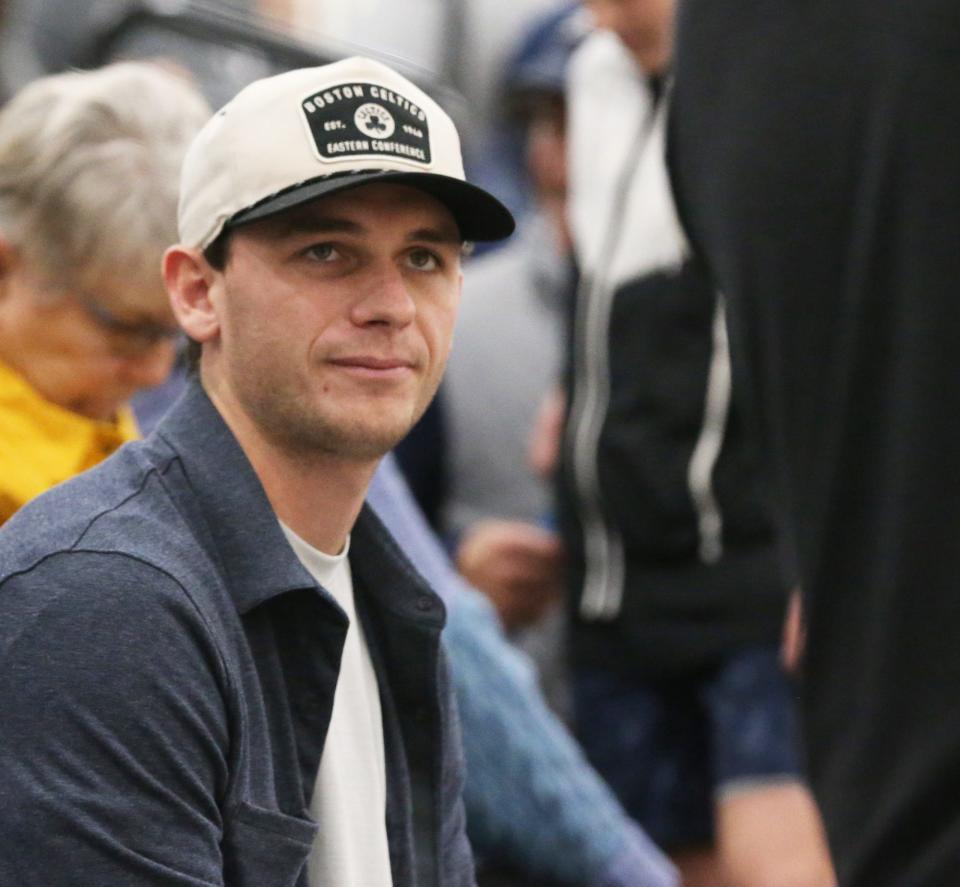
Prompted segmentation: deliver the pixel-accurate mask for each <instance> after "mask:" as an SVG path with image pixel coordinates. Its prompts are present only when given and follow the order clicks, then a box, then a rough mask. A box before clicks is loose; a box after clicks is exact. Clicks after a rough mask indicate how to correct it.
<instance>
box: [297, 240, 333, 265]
mask: <svg viewBox="0 0 960 887" xmlns="http://www.w3.org/2000/svg"><path fill="white" fill-rule="evenodd" d="M304 255H306V256H307V257H308V258H310V259H312V260H313V261H314V262H332V261H333V260H334V259H338V258H339V257H340V253H338V252H337V248H336V247H335V246H334V245H333V244H332V243H315V244H313V246H310V247H308V248H307V249H306V250H305V251H304Z"/></svg>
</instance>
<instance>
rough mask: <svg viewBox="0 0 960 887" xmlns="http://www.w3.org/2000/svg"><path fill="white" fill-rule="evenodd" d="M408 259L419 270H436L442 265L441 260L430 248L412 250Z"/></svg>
mask: <svg viewBox="0 0 960 887" xmlns="http://www.w3.org/2000/svg"><path fill="white" fill-rule="evenodd" d="M408 259H409V262H410V264H411V265H412V266H413V267H414V268H416V269H417V270H418V271H436V270H437V268H439V267H440V260H439V259H438V258H437V257H436V255H434V254H433V253H432V252H430V250H428V249H415V250H411V251H410V254H409V256H408Z"/></svg>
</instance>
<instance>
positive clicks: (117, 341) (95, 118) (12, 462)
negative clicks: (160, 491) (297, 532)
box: [0, 63, 208, 522]
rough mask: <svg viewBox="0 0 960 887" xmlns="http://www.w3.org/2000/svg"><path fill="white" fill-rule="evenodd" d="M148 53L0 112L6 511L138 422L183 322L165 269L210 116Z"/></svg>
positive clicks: (46, 83)
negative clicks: (183, 176) (143, 394)
mask: <svg viewBox="0 0 960 887" xmlns="http://www.w3.org/2000/svg"><path fill="white" fill-rule="evenodd" d="M207 113H208V111H207V109H206V106H205V104H204V102H203V100H202V99H201V98H199V96H198V95H197V93H196V92H195V91H194V90H193V89H192V88H191V87H190V85H189V84H188V83H187V82H186V81H185V80H184V79H183V78H182V77H181V76H178V75H176V74H173V73H170V72H168V71H165V70H162V69H161V68H159V67H157V66H154V65H150V64H146V63H124V64H117V65H112V66H109V67H106V68H103V69H102V70H99V71H93V72H88V73H68V74H61V75H55V76H52V77H48V78H45V79H41V80H38V81H36V82H34V83H32V84H30V85H29V86H27V87H25V88H24V89H23V90H22V91H21V92H20V93H18V94H17V95H16V96H15V97H14V98H13V99H11V101H10V102H9V103H8V104H7V105H6V106H5V108H4V109H3V111H2V112H0V466H2V467H0V522H2V521H5V520H7V519H8V518H9V517H10V516H11V515H12V514H13V513H14V512H15V511H16V510H17V509H19V508H20V506H22V505H23V504H24V503H26V502H27V501H29V500H30V499H32V498H33V497H34V496H36V495H37V494H38V493H41V492H43V491H44V490H46V489H48V488H49V487H51V486H53V485H54V484H56V483H59V482H60V481H63V480H66V479H67V478H69V477H72V476H73V475H74V474H77V473H78V472H80V471H83V470H84V469H86V468H89V467H91V466H93V465H95V464H96V463H97V462H100V461H101V460H102V459H104V458H106V457H107V456H108V455H110V453H112V452H113V451H114V450H116V449H117V448H118V447H119V446H120V445H121V444H123V443H124V442H126V441H128V440H131V439H132V438H134V437H136V436H137V427H136V424H135V422H134V420H133V416H132V413H131V412H130V409H129V407H128V403H129V401H130V399H131V397H132V396H133V395H134V393H135V392H137V391H138V390H139V389H142V388H145V387H148V386H152V385H156V384H158V383H159V382H161V381H163V379H164V378H165V377H166V375H167V373H168V372H169V370H170V367H171V365H172V363H173V359H174V352H175V347H176V346H175V341H176V337H177V330H178V328H177V325H176V323H175V322H174V319H173V315H172V313H171V310H170V306H169V300H168V299H167V296H166V293H165V291H164V288H163V283H162V280H161V277H160V258H161V256H162V254H163V250H164V249H165V248H166V246H167V245H168V244H169V243H170V241H171V240H172V239H173V238H174V236H175V233H176V201H177V187H178V182H179V168H180V161H181V159H182V157H183V154H184V152H185V150H186V145H187V143H188V141H189V139H190V138H191V137H192V136H193V134H194V133H195V132H196V130H197V129H198V128H199V127H200V125H201V124H202V122H203V120H204V119H205V117H206V116H207Z"/></svg>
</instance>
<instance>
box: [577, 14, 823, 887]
mask: <svg viewBox="0 0 960 887" xmlns="http://www.w3.org/2000/svg"><path fill="white" fill-rule="evenodd" d="M585 5H586V6H587V7H588V8H589V9H591V11H592V12H593V14H594V17H595V19H596V22H597V24H598V25H599V26H600V29H599V30H598V31H597V32H596V33H594V34H593V35H592V36H591V37H589V38H587V40H586V41H584V43H583V44H582V45H581V46H580V48H579V49H578V50H577V52H576V54H575V55H574V58H573V60H572V63H571V68H570V85H569V93H568V108H569V137H568V138H569V144H570V202H569V205H570V221H571V230H572V234H573V241H574V248H575V254H576V257H577V263H578V267H579V270H580V272H581V283H580V286H579V288H578V291H577V299H576V310H575V316H574V320H573V324H572V335H571V337H570V339H571V351H570V371H569V373H568V380H567V381H568V391H569V395H568V402H569V411H568V413H567V417H566V426H565V429H564V438H563V444H564V446H563V456H562V461H561V474H560V481H561V482H560V491H561V497H560V517H561V521H560V523H561V528H562V530H563V532H564V540H565V543H566V545H567V548H568V553H569V562H570V564H571V568H572V569H571V579H572V582H571V586H572V590H573V593H574V594H573V600H574V606H575V612H574V618H573V620H572V626H571V636H570V637H571V662H572V672H573V685H574V707H575V724H576V731H577V733H578V736H579V738H580V740H581V742H582V743H583V746H584V749H585V750H586V752H587V755H588V757H589V758H590V760H591V762H592V763H593V764H594V765H595V766H596V767H597V769H598V770H599V771H600V772H601V774H603V775H604V776H605V777H606V778H607V779H608V780H609V782H610V784H611V785H612V786H613V787H614V790H615V791H616V792H617V794H618V796H619V798H620V800H621V801H622V802H623V804H624V806H625V807H626V809H627V811H628V812H629V813H631V814H632V815H633V816H634V817H635V818H636V819H637V820H638V821H639V822H640V823H641V824H642V825H643V826H644V828H645V829H646V830H647V831H648V832H649V834H650V835H651V837H653V839H654V840H655V841H657V843H658V844H660V845H661V846H663V847H664V848H666V849H668V850H669V851H670V852H671V854H672V855H673V858H674V861H675V862H676V863H677V866H678V867H679V868H680V870H681V873H682V875H683V879H684V883H685V884H688V885H691V887H693V885H696V887H708V885H717V884H723V885H730V887H734V885H735V887H770V885H776V884H802V885H804V887H827V885H831V884H833V883H834V879H833V876H832V873H831V868H830V862H829V858H828V854H827V850H826V844H825V841H824V838H823V834H822V828H821V825H820V820H819V815H818V813H817V810H816V807H815V805H814V804H813V801H812V798H811V795H810V792H809V790H808V789H807V788H806V787H805V785H804V782H803V776H802V765H801V761H800V758H799V749H798V739H799V737H798V732H797V725H796V720H795V715H794V712H793V699H792V695H793V694H792V688H791V686H790V683H789V681H788V679H787V676H786V675H785V674H784V673H783V669H782V667H781V665H780V662H779V649H778V648H779V639H780V632H781V625H782V622H783V613H784V605H785V601H786V595H787V590H788V588H789V582H790V578H789V576H787V575H786V572H785V571H784V569H783V568H782V565H781V562H780V559H779V557H778V554H779V552H778V546H777V539H776V534H775V532H774V527H773V520H772V515H771V514H770V512H769V509H768V507H767V503H766V501H765V498H764V496H763V491H762V489H761V487H760V485H759V483H758V479H759V477H758V459H757V452H756V446H755V444H754V441H753V439H752V438H751V436H750V435H749V434H748V433H747V426H746V422H745V411H744V409H743V403H742V400H741V396H740V392H739V390H738V389H737V388H731V385H730V365H729V357H728V351H727V340H726V329H725V323H724V316H723V305H722V302H720V301H719V300H718V299H717V297H716V293H715V290H714V288H713V287H712V285H711V283H710V281H709V279H708V277H707V276H706V274H705V271H704V268H703V266H702V263H700V262H699V261H697V259H696V258H695V257H694V256H693V255H692V254H691V252H690V249H689V247H688V244H687V241H686V237H685V235H684V232H683V229H682V227H681V226H680V224H679V222H678V219H677V215H676V210H675V208H674V204H673V197H672V194H671V190H670V185H669V181H668V178H667V171H666V161H665V156H664V128H665V120H666V108H665V104H666V102H665V100H666V97H667V96H668V94H669V86H668V84H667V83H666V80H667V78H668V76H669V61H670V56H671V50H672V13H673V2H672V0H589V2H587V3H586V4H585Z"/></svg>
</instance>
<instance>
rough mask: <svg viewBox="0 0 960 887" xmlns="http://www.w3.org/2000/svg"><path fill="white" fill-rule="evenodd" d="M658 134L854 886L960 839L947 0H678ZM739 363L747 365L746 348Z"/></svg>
mask: <svg viewBox="0 0 960 887" xmlns="http://www.w3.org/2000/svg"><path fill="white" fill-rule="evenodd" d="M674 97H675V101H674V107H673V113H672V119H671V124H670V129H671V138H670V155H671V170H672V174H673V179H674V184H675V188H676V193H677V196H678V204H679V206H680V209H681V215H682V217H683V220H684V224H685V226H686V228H687V230H688V231H689V233H690V236H691V239H692V241H693V244H694V246H695V247H696V248H697V250H698V252H700V253H701V254H702V255H703V257H704V259H705V261H706V262H707V264H708V265H709V267H710V271H711V274H712V275H713V281H714V284H715V285H716V286H718V287H719V288H720V289H722V291H723V292H724V293H725V295H726V296H727V298H728V302H729V306H730V317H731V333H732V335H733V336H734V338H733V345H734V353H735V355H740V356H741V357H742V363H741V364H740V368H741V369H742V371H743V377H742V378H743V380H744V382H745V386H746V387H748V388H749V391H750V393H751V396H752V398H753V400H754V401H755V403H756V407H757V414H758V416H759V419H760V424H761V427H762V431H763V432H764V433H765V434H766V436H767V440H768V441H769V442H770V447H769V449H770V452H771V454H772V456H773V458H774V460H775V468H776V480H777V481H778V483H779V488H778V493H779V494H780V498H781V505H782V511H783V518H784V524H785V526H786V528H787V530H788V538H789V540H790V542H791V546H792V547H793V548H794V549H795V551H796V559H797V562H798V568H799V575H800V579H801V583H802V587H803V590H804V592H805V609H806V612H807V649H806V655H805V660H804V663H803V694H802V708H803V713H804V732H805V739H806V744H807V749H808V754H809V759H810V776H811V783H812V786H813V788H814V791H815V793H816V796H817V799H818V801H819V802H820V804H821V806H822V809H823V813H824V820H825V823H826V827H827V833H828V835H829V838H830V843H831V848H832V850H833V853H834V856H835V859H836V862H837V871H838V875H839V878H840V881H841V883H842V884H844V885H848V887H877V885H895V887H920V885H922V887H951V885H954V884H956V883H957V882H958V871H960V866H958V861H960V780H958V776H960V707H958V706H957V701H956V695H957V686H958V684H960V645H958V644H957V638H958V636H960V598H958V594H957V577H958V574H960V545H958V538H957V532H958V528H960V386H958V385H957V384H956V381H955V378H954V377H955V375H956V372H957V343H958V342H960V312H958V305H960V302H958V298H957V287H958V281H960V161H958V158H960V113H958V108H960V7H958V5H957V3H956V2H955V0H917V2H912V3H899V2H895V0H813V2H805V3H793V2H784V0H760V2H756V3H743V2H738V0H686V2H685V4H684V5H683V6H682V7H681V11H680V18H679V27H678V35H677V69H676V83H675V93H674ZM735 366H736V364H735Z"/></svg>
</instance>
